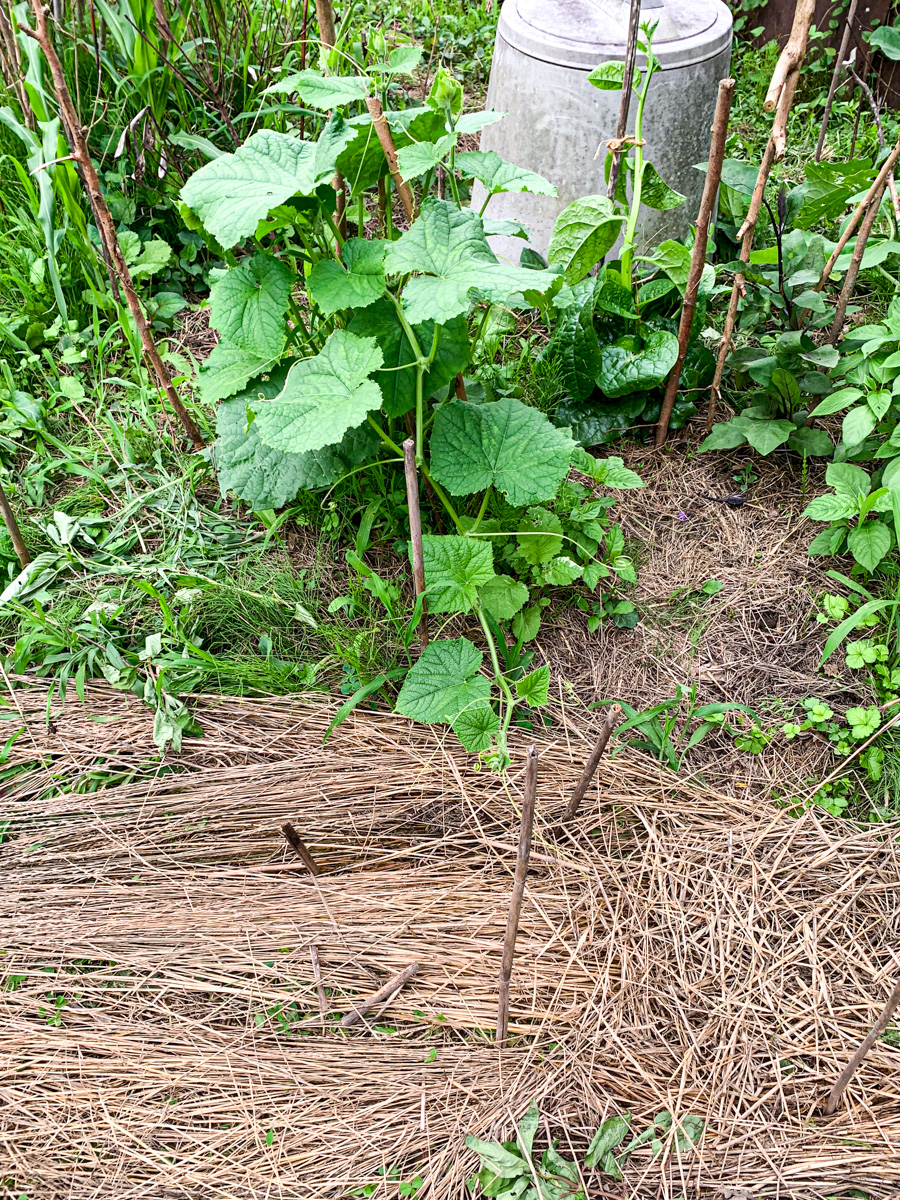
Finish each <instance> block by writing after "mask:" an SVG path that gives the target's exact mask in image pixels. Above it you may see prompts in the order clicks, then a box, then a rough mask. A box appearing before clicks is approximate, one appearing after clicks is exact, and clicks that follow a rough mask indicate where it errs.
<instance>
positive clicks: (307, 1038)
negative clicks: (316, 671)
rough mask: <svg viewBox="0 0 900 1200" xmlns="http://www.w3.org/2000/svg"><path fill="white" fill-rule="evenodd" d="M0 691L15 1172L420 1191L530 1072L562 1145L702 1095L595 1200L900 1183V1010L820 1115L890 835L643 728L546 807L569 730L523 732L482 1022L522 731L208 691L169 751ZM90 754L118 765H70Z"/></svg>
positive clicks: (862, 968) (117, 1184) (8, 1189)
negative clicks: (191, 733)
mask: <svg viewBox="0 0 900 1200" xmlns="http://www.w3.org/2000/svg"><path fill="white" fill-rule="evenodd" d="M14 695H15V697H16V700H17V703H18V705H19V706H20V709H21V713H22V716H23V717H24V718H25V722H26V725H27V728H26V732H25V733H24V734H23V735H21V736H20V737H19V739H18V740H17V741H16V742H15V744H14V745H13V747H12V749H11V751H10V757H9V760H8V764H7V765H12V766H15V765H16V764H18V763H22V764H27V763H29V762H30V763H33V764H34V765H33V767H31V768H30V769H28V770H26V771H25V772H24V773H22V774H20V775H18V776H16V777H14V778H13V780H12V782H11V783H10V785H9V787H8V791H7V795H6V797H5V800H4V805H3V811H4V814H5V815H6V816H8V817H10V818H11V825H10V828H9V829H8V831H7V840H6V841H5V843H4V844H3V845H2V846H0V862H2V870H3V879H4V887H3V891H2V901H0V903H2V930H3V932H2V945H0V948H2V950H3V952H4V953H3V957H2V959H0V962H2V964H3V965H2V971H3V983H4V987H3V989H2V990H0V1185H2V1189H0V1190H2V1194H6V1195H12V1196H17V1197H18V1196H19V1195H20V1194H21V1193H24V1194H25V1195H26V1196H27V1197H29V1200H31V1198H34V1200H56V1198H57V1197H58V1198H60V1200H61V1198H62V1197H67V1198H73V1200H74V1198H77V1200H80V1198H82V1197H84V1198H87V1197H103V1198H106V1197H109V1198H112V1197H115V1198H116V1200H125V1198H126V1197H132V1196H141V1197H150V1198H152V1200H156V1198H157V1197H160V1198H161V1197H170V1196H171V1197H190V1198H195V1197H196V1198H197V1200H200V1198H201V1197H202V1198H204V1200H205V1198H207V1197H217V1198H218V1197H234V1198H235V1200H237V1198H239V1197H240V1198H241V1200H244V1198H246V1197H281V1196H283V1197H296V1196H315V1197H318V1196H322V1197H344V1196H347V1195H348V1193H349V1192H350V1190H351V1189H353V1188H358V1187H360V1186H362V1185H365V1184H366V1183H377V1184H379V1190H378V1192H377V1193H376V1194H377V1195H379V1196H380V1195H385V1196H389V1195H396V1194H397V1188H398V1185H399V1184H400V1182H402V1181H403V1180H409V1179H411V1178H413V1177H414V1176H421V1177H422V1179H423V1183H422V1186H421V1188H420V1190H419V1192H418V1193H417V1194H418V1195H419V1196H427V1197H429V1198H432V1197H433V1198H435V1200H437V1198H438V1197H440V1198H445V1197H446V1198H449V1197H459V1196H462V1195H463V1194H464V1180H465V1178H466V1176H467V1175H469V1174H470V1173H471V1172H472V1170H473V1169H474V1168H475V1167H477V1156H475V1155H474V1154H473V1153H472V1152H471V1151H468V1150H466V1149H465V1145H464V1138H465V1136H466V1134H469V1133H472V1134H477V1135H479V1136H481V1137H485V1138H494V1137H500V1136H507V1137H508V1136H509V1135H510V1133H511V1131H512V1129H513V1126H514V1123H515V1121H516V1120H518V1119H519V1118H520V1117H521V1115H522V1113H523V1112H524V1111H525V1109H526V1108H527V1106H528V1104H529V1102H530V1100H531V1099H532V1098H535V1099H537V1101H538V1103H539V1105H540V1108H541V1111H542V1113H543V1114H544V1117H543V1123H542V1128H541V1131H540V1132H539V1135H538V1138H539V1144H542V1142H543V1140H544V1139H546V1137H547V1136H553V1137H556V1138H559V1139H560V1152H561V1153H563V1154H564V1155H565V1156H566V1157H570V1158H571V1157H574V1156H575V1153H576V1152H580V1151H583V1149H584V1148H585V1146H586V1144H587V1141H588V1140H589V1138H590V1137H591V1135H592V1134H593V1132H594V1131H595V1129H596V1128H597V1126H598V1124H599V1123H600V1121H601V1120H602V1119H603V1118H604V1117H606V1116H609V1115H612V1114H613V1113H622V1112H625V1111H630V1112H631V1113H632V1114H633V1117H634V1125H635V1127H636V1128H643V1127H644V1126H645V1125H646V1123H647V1121H648V1120H649V1119H652V1117H653V1116H654V1114H656V1113H657V1112H659V1111H661V1110H663V1109H668V1110H669V1111H671V1112H672V1113H673V1114H674V1116H675V1118H676V1120H683V1118H684V1117H685V1116H687V1115H693V1116H696V1117H700V1118H701V1119H702V1120H703V1121H704V1122H705V1132H704V1135H703V1138H702V1141H701V1142H700V1144H699V1146H698V1147H697V1148H696V1149H694V1150H693V1151H691V1152H689V1153H686V1154H681V1153H679V1151H678V1148H677V1145H676V1143H675V1139H674V1137H670V1139H669V1141H668V1142H666V1143H665V1150H664V1154H663V1156H662V1157H661V1158H660V1157H657V1158H656V1159H653V1158H652V1156H651V1151H650V1150H649V1149H642V1150H641V1151H638V1152H637V1153H636V1154H635V1155H634V1157H633V1158H632V1159H631V1160H630V1162H629V1164H628V1166H627V1168H626V1178H625V1182H624V1183H623V1184H616V1183H614V1182H613V1181H611V1180H610V1179H609V1178H608V1177H606V1178H605V1177H602V1176H599V1175H597V1174H596V1173H593V1174H591V1175H590V1176H589V1178H588V1180H587V1183H588V1195H589V1196H591V1197H594V1196H598V1197H599V1196H605V1197H616V1198H621V1200H625V1198H626V1197H645V1196H646V1197H657V1196H666V1197H673V1198H674V1197H677V1196H684V1197H693V1196H721V1197H731V1198H732V1200H750V1198H751V1197H757V1196H761V1197H775V1196H779V1197H796V1198H798V1200H799V1198H807V1197H809V1198H813V1197H827V1196H833V1195H835V1194H838V1193H841V1192H846V1190H847V1189H849V1188H857V1189H861V1190H863V1191H865V1192H867V1193H868V1194H869V1195H870V1196H872V1197H875V1198H877V1200H888V1198H889V1197H896V1196H897V1195H898V1194H900V1095H898V1084H897V1080H898V1071H900V1048H898V1046H897V1045H896V1044H895V1043H896V1038H895V1037H893V1036H891V1035H890V1034H889V1036H888V1037H887V1039H885V1040H882V1041H880V1042H879V1043H878V1044H877V1045H876V1046H875V1047H874V1048H873V1050H872V1051H871V1053H870V1054H869V1055H868V1057H867V1058H866V1059H865V1061H864V1063H863V1065H862V1067H861V1068H860V1070H859V1072H858V1073H857V1075H856V1076H855V1078H854V1080H853V1082H852V1083H851V1085H850V1087H849V1089H848V1091H847V1092H846V1093H845V1096H844V1099H843V1101H842V1105H841V1107H840V1108H839V1111H838V1112H837V1113H836V1114H835V1116H834V1117H831V1118H826V1117H824V1116H823V1115H822V1109H823V1103H824V1099H825V1096H826V1095H827V1092H828V1090H829V1088H830V1087H831V1084H832V1083H833V1081H834V1079H835V1078H836V1076H837V1075H838V1073H839V1072H840V1070H841V1069H842V1067H843V1066H844V1065H845V1063H846V1061H847V1060H848V1058H849V1057H850V1055H851V1054H852V1052H853V1050H854V1049H855V1048H856V1046H857V1045H858V1043H859V1042H860V1041H861V1039H862V1037H863V1036H864V1035H865V1033H866V1032H867V1031H868V1029H869V1028H870V1027H871V1025H872V1023H873V1022H874V1020H875V1018H876V1017H877V1015H878V1013H879V1011H880V1009H881V1007H882V1005H883V1004H884V1001H885V999H886V996H887V994H888V992H889V991H890V988H891V986H892V981H893V978H894V976H895V975H896V973H897V971H898V969H900V964H898V956H897V952H896V947H895V941H896V930H897V927H898V912H900V851H898V845H897V841H896V832H897V831H896V830H894V829H892V828H890V827H883V828H882V829H881V830H880V831H878V832H877V833H873V832H860V831H858V830H856V829H855V828H854V827H852V826H851V825H850V824H849V823H841V822H840V821H834V820H831V819H826V820H825V821H823V820H822V819H821V814H820V813H817V812H816V811H813V810H809V811H807V812H806V814H805V815H804V816H803V817H802V818H801V819H799V820H797V819H793V818H792V817H790V816H789V815H787V813H786V812H784V811H781V810H778V809H776V808H773V807H772V806H771V804H769V803H766V802H765V801H762V800H760V801H755V800H753V799H752V798H750V797H748V798H747V799H745V800H741V799H733V798H729V797H726V796H724V795H720V794H717V793H714V792H712V791H709V790H705V789H704V788H702V787H699V786H695V785H692V784H691V783H689V782H687V781H685V780H684V779H679V778H677V777H675V776H672V775H667V774H665V773H663V772H661V771H660V770H659V769H657V768H656V767H655V766H654V765H653V764H651V763H649V762H648V761H647V760H645V759H643V758H641V757H639V756H637V755H634V754H631V753H628V752H626V753H620V754H617V755H616V756H615V757H613V758H612V759H605V760H604V761H603V763H602V764H601V768H600V772H599V774H598V778H597V780H596V782H595V784H594V786H593V787H592V788H591V790H590V792H589V794H588V798H587V800H586V802H585V805H584V809H583V813H582V816H581V817H580V818H579V820H577V821H576V822H575V823H574V824H573V825H572V826H571V827H569V828H567V829H565V830H561V829H560V826H559V822H560V817H561V815H562V811H563V809H564V807H565V801H566V799H567V797H568V794H569V793H570V791H571V788H572V786H573V785H574V783H575V781H576V779H577V778H578V775H579V773H580V769H581V766H582V764H583V762H584V759H585V758H586V756H587V752H588V749H589V745H590V741H589V731H586V732H587V734H588V737H579V735H578V733H577V732H576V731H575V730H574V729H569V730H568V731H567V732H566V733H565V734H564V735H563V736H562V737H561V738H558V739H556V740H555V741H549V742H544V743H539V750H540V762H539V783H538V813H537V821H536V827H535V843H534V853H533V857H532V869H531V873H530V875H529V880H528V887H527V891H526V899H525V907H524V911H523V914H522V920H521V925H520V929H519V938H518V943H517V953H516V960H515V965H514V970H513V978H512V1005H511V1015H510V1034H511V1043H512V1044H511V1046H510V1048H509V1049H507V1050H504V1051H502V1052H498V1051H497V1050H496V1049H495V1048H494V1047H493V1046H492V1044H491V1036H492V1029H493V1025H494V1022H495V1019H496V989H497V974H498V970H499V965H500V954H501V946H502V939H503V930H504V927H505V921H506V910H507V904H508V900H509V892H510V883H511V871H512V865H513V861H514V857H515V842H516V837H517V807H518V803H519V800H520V787H521V767H522V762H523V758H524V754H523V750H524V745H525V743H524V742H521V741H520V742H518V743H516V744H515V756H514V766H513V768H512V770H511V772H510V779H509V783H508V790H507V791H506V792H505V791H504V788H503V786H502V784H501V783H500V782H499V781H498V780H497V778H496V777H494V776H491V775H489V774H488V773H486V772H474V771H473V770H472V768H471V763H470V762H469V761H467V760H466V758H465V756H464V754H463V753H462V751H460V750H459V748H458V747H457V746H455V745H451V744H450V743H447V744H446V745H445V744H444V742H443V741H442V737H441V731H440V730H429V729H423V728H422V727H418V728H414V727H411V726H410V725H409V724H408V723H407V722H405V721H403V720H402V719H400V718H398V717H395V716H387V715H383V714H378V713H358V714H357V715H356V716H355V717H353V718H352V719H351V720H350V721H348V722H347V723H346V724H345V725H343V726H341V727H340V728H339V729H338V730H337V731H336V733H335V734H334V735H333V736H332V738H331V739H330V740H329V741H328V743H327V744H326V747H325V748H324V749H323V748H322V746H321V738H322V734H323V732H324V730H325V728H326V726H327V724H328V721H329V720H330V717H331V715H332V714H333V712H334V706H333V705H332V704H331V703H329V702H325V701H322V700H320V699H312V698H310V699H297V698H295V699H285V700H278V701H274V700H265V701H246V700H244V701H238V700H224V701H223V700H217V701H214V702H213V701H210V702H209V703H208V704H207V705H206V706H204V708H203V710H202V713H201V721H202V724H203V726H204V728H205V731H206V736H205V737H204V738H203V739H192V740H190V741H188V742H186V748H185V754H184V755H183V757H182V758H181V759H180V760H179V766H180V768H181V769H180V770H163V771H161V770H159V769H158V766H157V767H154V766H153V765H152V752H153V744H152V738H151V729H150V724H149V718H148V715H147V713H146V710H144V709H142V708H141V707H140V706H139V705H138V704H137V703H132V702H131V701H130V700H128V699H124V698H123V697H122V696H121V695H120V694H118V693H112V692H108V691H105V690H104V689H102V688H97V689H94V690H93V691H89V692H88V697H87V704H86V706H84V707H83V706H82V705H81V704H80V702H78V701H77V700H75V699H74V698H73V699H71V700H70V701H69V702H68V703H67V704H66V706H65V707H64V708H62V709H61V708H60V707H59V706H58V705H57V706H55V709H54V711H53V714H52V716H53V724H52V732H47V730H46V727H45V724H44V714H45V705H46V697H45V696H44V695H43V694H40V693H39V692H38V691H37V690H36V689H35V690H27V689H17V690H16V691H15V693H14ZM12 711H13V712H15V709H14V708H13V709H12ZM101 763H102V765H103V770H104V771H106V772H110V773H115V772H117V771H120V772H121V773H122V776H123V779H124V780H125V781H124V782H122V783H120V784H118V785H116V786H107V787H105V788H102V789H99V790H96V791H92V792H87V791H86V790H85V789H86V788H87V786H88V782H87V781H89V780H90V777H91V776H90V772H91V771H92V770H96V769H97V768H98V767H99V765H100V764H101ZM129 778H130V782H129V781H128V780H129ZM79 781H81V782H80V783H79ZM76 784H78V786H79V787H80V788H81V789H82V790H81V791H80V792H79V791H75V790H74V787H75V785H76ZM285 821H290V822H292V823H293V824H294V826H295V827H296V828H297V830H298V831H299V832H300V834H301V836H302V837H303V838H304V840H305V841H306V843H307V845H308V846H309V847H310V849H311V851H312V853H313V855H314V856H315V858H316V860H317V861H318V862H319V863H320V865H321V867H322V869H323V874H322V875H320V876H318V877H317V878H315V879H313V878H312V877H311V876H310V875H308V874H307V873H306V872H305V871H304V870H303V868H302V864H301V863H300V861H299V859H297V857H296V856H295V855H294V854H293V852H292V851H291V850H290V849H289V848H288V847H287V845H286V843H285V841H284V838H283V837H282V835H281V833H280V832H279V828H280V826H281V824H283V823H284V822H285ZM310 944H313V945H314V946H315V948H316V950H317V956H318V961H319V963H320V966H321V975H322V982H323V983H324V986H325V988H326V992H327V1008H328V1010H329V1014H328V1019H327V1021H326V1022H325V1027H324V1028H323V1026H322V1021H321V1017H320V1011H319V1001H318V998H317V989H316V984H315V980H314V974H313V968H312V965H311V958H310ZM413 961H417V962H418V963H419V964H420V969H419V972H418V974H417V975H416V976H415V978H414V979H413V980H412V981H411V982H410V983H408V984H407V985H406V986H405V987H404V988H403V990H402V991H401V992H400V993H399V994H398V995H397V996H396V997H395V998H394V999H393V1000H391V1001H390V1002H389V1004H388V1005H387V1006H385V1007H384V1009H383V1010H382V1011H375V1012H372V1013H370V1014H369V1016H368V1017H367V1018H366V1020H365V1021H364V1022H363V1023H362V1024H361V1025H358V1026H356V1027H355V1028H354V1029H353V1030H346V1031H340V1032H339V1031H337V1029H336V1028H335V1026H336V1019H337V1014H341V1013H346V1012H347V1011H348V1010H349V1009H350V1008H352V1007H353V1006H354V1003H355V1002H356V1001H357V1000H358V999H359V998H360V997H363V996H366V995H369V994H371V993H374V992H375V991H377V990H378V989H379V988H380V987H381V986H382V985H383V984H384V983H385V981H386V980H387V979H388V978H389V976H391V975H392V974H394V973H396V972H398V971H399V970H401V969H402V968H403V967H405V966H406V965H407V964H409V963H411V962H413ZM392 1165H396V1166H397V1168H398V1172H397V1174H396V1178H395V1179H394V1180H393V1182H386V1179H385V1175H384V1174H383V1175H379V1174H378V1169H379V1168H382V1169H383V1170H385V1171H386V1173H387V1169H389V1168H390V1167H391V1166H392ZM3 1189H5V1190H3Z"/></svg>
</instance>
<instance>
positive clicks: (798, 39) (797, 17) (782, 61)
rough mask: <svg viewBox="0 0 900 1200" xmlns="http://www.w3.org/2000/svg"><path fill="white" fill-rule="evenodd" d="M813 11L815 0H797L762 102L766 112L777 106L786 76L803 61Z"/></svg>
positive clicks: (773, 109)
mask: <svg viewBox="0 0 900 1200" xmlns="http://www.w3.org/2000/svg"><path fill="white" fill-rule="evenodd" d="M815 11H816V0H797V7H796V8H795V9H794V23H793V25H792V27H791V35H790V37H789V38H788V40H787V45H786V46H785V48H784V49H783V50H782V52H781V56H780V57H779V59H778V62H777V63H776V64H775V70H774V71H773V72H772V79H771V81H770V83H769V90H768V91H767V92H766V98H765V101H764V102H763V108H764V109H765V110H766V112H769V113H770V112H774V111H775V109H776V108H778V105H779V103H780V101H781V96H782V92H783V90H784V86H785V83H786V82H787V79H788V77H789V76H790V74H791V72H792V71H795V70H796V69H797V68H798V67H799V66H800V64H801V63H802V62H803V56H804V55H805V54H806V39H807V38H808V37H809V26H810V23H811V21H812V19H813V16H814V14H815Z"/></svg>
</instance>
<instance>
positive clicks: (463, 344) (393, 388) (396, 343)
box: [348, 300, 469, 417]
mask: <svg viewBox="0 0 900 1200" xmlns="http://www.w3.org/2000/svg"><path fill="white" fill-rule="evenodd" d="M348 328H349V329H350V332H351V333H355V334H358V335H359V336H360V337H373V338H375V340H376V341H377V342H378V345H379V346H380V347H381V352H382V354H383V355H384V368H383V370H381V371H377V372H376V373H375V375H374V379H375V382H376V383H377V384H378V386H379V387H380V388H381V392H382V395H383V396H384V411H385V412H386V413H387V415H388V416H389V417H402V416H403V415H404V414H405V413H408V412H409V410H410V409H411V408H414V407H415V403H416V372H415V362H416V354H415V353H414V352H413V348H412V346H411V345H410V343H409V341H408V339H407V337H406V333H405V332H404V330H403V327H402V325H401V324H400V320H399V318H398V316H397V310H396V309H395V308H394V306H393V304H391V302H390V301H389V300H377V301H376V302H375V303H374V304H372V305H370V306H369V307H368V308H365V309H361V310H360V311H358V312H357V313H356V315H355V316H354V318H353V320H352V321H351V322H350V325H349V326H348ZM413 330H414V332H415V334H416V338H417V339H418V342H419V345H420V346H421V347H422V348H423V349H425V350H426V351H427V349H428V348H429V347H430V346H431V344H432V342H433V340H434V322H433V321H425V322H423V323H422V324H420V325H414V326H413ZM468 362H469V331H468V328H467V326H466V319H465V317H454V318H453V319H452V320H451V321H448V322H446V323H445V324H444V325H442V326H441V332H440V338H439V340H438V348H437V354H436V355H435V358H434V361H433V362H432V364H431V368H430V370H429V371H427V372H426V375H425V378H424V380H423V388H424V393H425V396H426V397H428V396H436V395H438V394H439V393H440V391H441V389H442V388H443V389H446V387H447V384H449V382H450V381H451V379H453V378H455V376H456V374H457V373H458V372H459V371H464V370H465V369H466V366H467V365H468ZM401 368H406V369H405V370H404V369H401ZM442 398H443V397H442Z"/></svg>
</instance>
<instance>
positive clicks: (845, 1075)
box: [825, 983, 900, 1116]
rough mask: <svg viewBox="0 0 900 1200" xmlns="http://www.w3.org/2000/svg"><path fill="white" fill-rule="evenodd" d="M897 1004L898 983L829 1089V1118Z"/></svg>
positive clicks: (826, 1109)
mask: <svg viewBox="0 0 900 1200" xmlns="http://www.w3.org/2000/svg"><path fill="white" fill-rule="evenodd" d="M898 1004H900V983H898V984H897V985H896V986H895V987H894V990H893V991H892V992H891V994H890V998H889V999H888V1002H887V1004H886V1005H885V1006H884V1008H883V1009H882V1010H881V1016H880V1017H879V1018H878V1020H877V1021H876V1022H875V1024H874V1025H873V1026H872V1030H871V1032H870V1033H869V1034H868V1035H867V1036H866V1038H865V1040H864V1041H863V1043H862V1045H861V1046H860V1047H859V1049H858V1050H857V1051H856V1053H855V1054H854V1055H853V1057H852V1058H851V1059H850V1061H849V1062H848V1063H847V1065H846V1067H844V1069H843V1071H841V1073H840V1075H839V1076H838V1080H837V1083H836V1084H835V1085H834V1087H833V1088H832V1089H831V1092H830V1094H829V1096H828V1102H827V1103H826V1105H825V1112H826V1113H827V1114H828V1116H831V1114H832V1113H833V1112H834V1110H835V1109H836V1108H837V1106H838V1101H839V1100H840V1098H841V1096H842V1094H843V1092H844V1089H845V1088H846V1086H847V1084H848V1083H849V1082H850V1080H851V1079H852V1078H853V1076H854V1074H855V1072H856V1068H857V1067H858V1066H859V1064H860V1063H861V1062H862V1060H863V1059H864V1058H865V1057H866V1055H867V1054H868V1053H869V1051H870V1050H871V1049H872V1047H873V1046H874V1045H875V1043H876V1042H877V1041H878V1039H879V1038H880V1037H881V1035H882V1034H883V1033H884V1031H885V1030H886V1029H887V1027H888V1025H889V1024H890V1021H891V1017H892V1016H893V1013H894V1009H895V1008H896V1007H897V1005H898Z"/></svg>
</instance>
